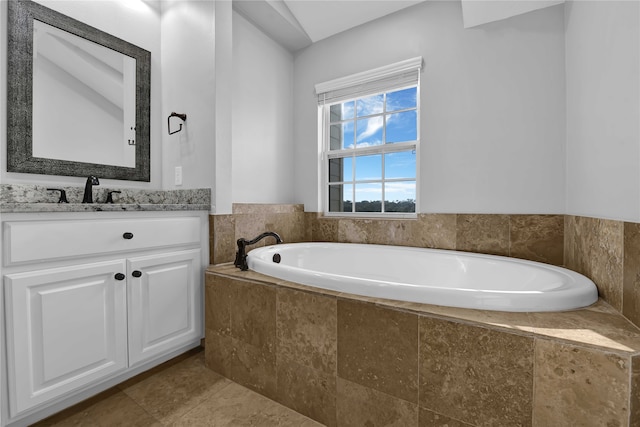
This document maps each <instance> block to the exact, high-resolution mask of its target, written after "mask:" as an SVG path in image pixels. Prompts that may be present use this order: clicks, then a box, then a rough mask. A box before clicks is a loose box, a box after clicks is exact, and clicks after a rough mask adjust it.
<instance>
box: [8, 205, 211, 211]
mask: <svg viewBox="0 0 640 427" xmlns="http://www.w3.org/2000/svg"><path fill="white" fill-rule="evenodd" d="M210 209H211V206H210V205H208V204H207V205H205V204H190V203H178V204H158V203H113V204H111V203H1V204H0V213H30V212H141V211H149V212H151V211H155V212H158V211H209V210H210Z"/></svg>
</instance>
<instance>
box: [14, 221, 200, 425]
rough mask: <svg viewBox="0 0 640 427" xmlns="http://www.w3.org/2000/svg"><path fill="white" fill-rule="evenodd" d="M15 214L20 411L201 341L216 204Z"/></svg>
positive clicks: (145, 365) (16, 405)
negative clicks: (209, 208)
mask: <svg viewBox="0 0 640 427" xmlns="http://www.w3.org/2000/svg"><path fill="white" fill-rule="evenodd" d="M25 216H26V219H25ZM6 217H7V216H6V215H3V223H2V232H3V242H2V260H3V271H2V275H3V287H4V294H3V297H4V308H5V310H4V313H5V314H4V323H5V339H4V342H5V351H6V353H5V354H6V355H7V357H6V362H5V366H3V369H6V371H5V372H7V374H8V375H7V379H6V384H4V385H3V388H4V389H5V390H7V392H8V393H7V394H8V402H5V405H4V407H8V409H9V415H10V417H11V418H16V417H17V418H20V417H21V416H22V415H23V414H31V413H33V412H37V411H38V410H39V409H41V408H46V407H47V406H49V405H50V404H53V403H56V402H60V401H62V400H65V399H68V398H69V396H72V395H74V394H83V393H85V394H86V393H87V390H89V389H91V388H92V387H93V386H95V385H97V384H101V383H103V382H105V381H107V380H110V379H113V378H121V379H126V377H128V376H133V375H134V374H136V373H139V372H141V371H143V370H145V369H148V368H149V367H151V366H154V365H156V364H158V363H161V362H162V361H164V360H166V358H167V355H173V354H175V352H176V351H178V350H182V351H184V350H186V349H188V348H192V347H195V346H197V345H199V343H200V339H201V338H202V337H203V315H202V313H203V300H202V295H203V287H202V281H203V275H204V263H205V262H206V258H207V257H208V253H207V244H206V241H207V240H206V238H208V232H207V221H206V213H198V212H194V213H193V214H189V213H177V212H161V213H159V212H156V213H152V214H150V213H139V212H136V213H122V214H121V215H118V214H115V213H110V214H108V215H106V218H105V217H100V219H96V218H95V214H94V215H93V216H91V215H86V214H85V215H71V214H64V215H59V214H58V215H55V214H49V215H22V216H15V217H14V216H9V219H7V218H6ZM205 237H206V238H205ZM3 394H4V393H3ZM88 395H90V394H88ZM5 396H6V395H5ZM86 397H88V396H86Z"/></svg>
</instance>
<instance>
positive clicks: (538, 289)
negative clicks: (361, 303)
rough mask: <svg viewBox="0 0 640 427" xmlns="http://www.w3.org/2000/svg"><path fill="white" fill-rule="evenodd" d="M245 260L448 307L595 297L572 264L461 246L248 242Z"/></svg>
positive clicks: (557, 306)
mask: <svg viewBox="0 0 640 427" xmlns="http://www.w3.org/2000/svg"><path fill="white" fill-rule="evenodd" d="M276 254H278V255H279V258H280V262H276V261H274V256H275V255H276ZM276 258H277V257H276ZM247 263H248V265H249V268H250V269H251V270H253V271H256V272H258V273H262V274H266V275H269V276H273V277H276V278H279V279H284V280H288V281H291V282H297V283H301V284H304V285H310V286H314V287H317V288H323V289H332V290H334V291H339V292H347V293H351V294H357V295H364V296H371V297H378V298H388V299H393V300H401V301H411V302H419V303H426V304H435V305H443V306H449V307H462V308H475V309H482V310H498V311H520V312H523V311H529V312H537V311H561V310H570V309H576V308H581V307H586V306H588V305H591V304H593V303H594V302H596V301H597V299H598V291H597V289H596V287H595V285H594V284H593V282H592V281H591V280H589V279H588V278H586V277H585V276H583V275H581V274H579V273H576V272H574V271H571V270H567V269H565V268H561V267H555V266H552V265H548V264H542V263H538V262H532V261H524V260H520V259H515V258H507V257H500V256H494V255H484V254H475V253H469V252H458V251H448V250H438V249H421V248H410V247H403V246H383V245H361V244H349V243H291V244H281V245H273V246H265V247H262V248H258V249H254V250H252V251H251V252H249V254H248V258H247Z"/></svg>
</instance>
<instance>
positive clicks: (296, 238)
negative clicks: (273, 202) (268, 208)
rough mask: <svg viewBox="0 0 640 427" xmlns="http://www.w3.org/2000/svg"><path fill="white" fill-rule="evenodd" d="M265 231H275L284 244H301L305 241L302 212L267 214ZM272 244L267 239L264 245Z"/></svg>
mask: <svg viewBox="0 0 640 427" xmlns="http://www.w3.org/2000/svg"><path fill="white" fill-rule="evenodd" d="M265 231H275V232H276V233H278V235H280V237H281V238H282V240H283V241H284V242H285V243H295V242H303V241H305V229H304V212H285V213H272V214H267V215H266V216H265ZM254 237H255V236H254ZM274 242H275V240H274V239H273V238H271V237H269V238H267V239H266V241H265V244H266V245H271V244H273V243H274Z"/></svg>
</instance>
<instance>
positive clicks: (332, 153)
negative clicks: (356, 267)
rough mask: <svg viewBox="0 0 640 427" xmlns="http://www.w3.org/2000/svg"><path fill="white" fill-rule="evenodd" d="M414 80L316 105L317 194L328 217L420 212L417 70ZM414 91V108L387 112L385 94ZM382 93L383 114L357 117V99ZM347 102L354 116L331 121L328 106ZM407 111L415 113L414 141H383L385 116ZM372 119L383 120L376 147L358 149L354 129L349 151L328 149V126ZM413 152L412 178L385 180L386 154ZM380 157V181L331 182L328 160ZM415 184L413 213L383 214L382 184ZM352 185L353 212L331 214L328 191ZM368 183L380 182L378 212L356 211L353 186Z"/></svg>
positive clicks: (404, 215) (400, 215)
mask: <svg viewBox="0 0 640 427" xmlns="http://www.w3.org/2000/svg"><path fill="white" fill-rule="evenodd" d="M417 73H418V74H417V81H416V82H415V83H411V84H402V85H393V84H390V85H389V86H388V87H386V88H385V87H377V88H376V90H374V91H371V92H359V93H357V94H356V95H354V96H353V97H341V98H339V99H337V100H332V101H331V102H328V103H319V105H318V120H319V123H318V125H319V127H320V132H319V139H320V140H321V141H320V144H319V147H320V152H321V156H320V162H319V164H320V168H321V174H320V179H319V182H320V187H321V188H320V195H321V197H322V200H321V206H322V211H323V214H324V216H327V217H342V218H417V216H418V212H420V205H419V202H420V196H419V194H420V73H419V69H418V71H417ZM414 87H415V88H416V106H415V108H413V107H411V108H403V109H400V110H393V111H391V112H388V111H387V105H386V104H387V102H386V97H387V94H389V93H393V92H396V91H401V90H404V89H410V88H414ZM379 94H383V111H382V112H381V113H376V114H371V115H366V116H362V117H357V111H356V110H357V107H356V106H357V100H358V99H363V98H367V97H370V96H375V95H379ZM350 101H355V102H354V117H353V118H352V119H345V120H340V121H339V122H334V123H332V122H331V118H330V114H331V106H333V105H336V104H343V103H347V102H350ZM406 111H415V112H416V139H415V140H413V141H402V142H386V127H387V117H388V116H389V115H391V114H397V113H401V112H406ZM371 117H382V121H383V127H382V129H383V130H382V132H383V139H384V140H385V142H384V143H382V144H379V145H373V146H368V147H360V148H358V147H357V142H356V141H355V138H357V129H356V128H355V127H354V131H353V132H354V145H353V147H351V148H341V149H339V150H331V149H330V143H331V141H330V139H331V138H330V128H331V125H335V124H336V123H346V122H350V121H352V122H354V124H355V123H356V122H357V121H358V120H363V119H366V118H371ZM407 151H409V152H411V151H414V152H415V156H416V159H415V162H416V165H415V167H416V169H415V178H406V177H405V178H385V171H384V169H385V164H384V157H385V154H389V153H397V152H407ZM376 154H380V155H381V156H382V171H381V177H380V179H372V180H356V177H355V176H354V175H352V179H353V180H351V181H332V182H330V176H329V161H330V160H331V159H336V158H351V159H355V158H356V157H357V156H366V155H376ZM352 167H353V168H355V161H354V162H353V166H352ZM408 181H414V183H415V210H414V212H385V211H384V204H385V202H386V201H388V200H386V199H385V197H384V196H385V184H386V183H391V182H408ZM345 182H346V183H347V185H349V184H351V185H353V191H352V196H351V198H352V199H353V200H352V210H351V212H331V211H329V209H330V201H329V192H330V191H329V189H330V187H331V186H337V185H344V183H345ZM368 183H376V184H377V183H380V184H381V187H382V192H381V199H382V200H381V204H382V206H381V212H358V211H356V210H355V207H356V201H355V197H354V196H355V186H356V184H368Z"/></svg>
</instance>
